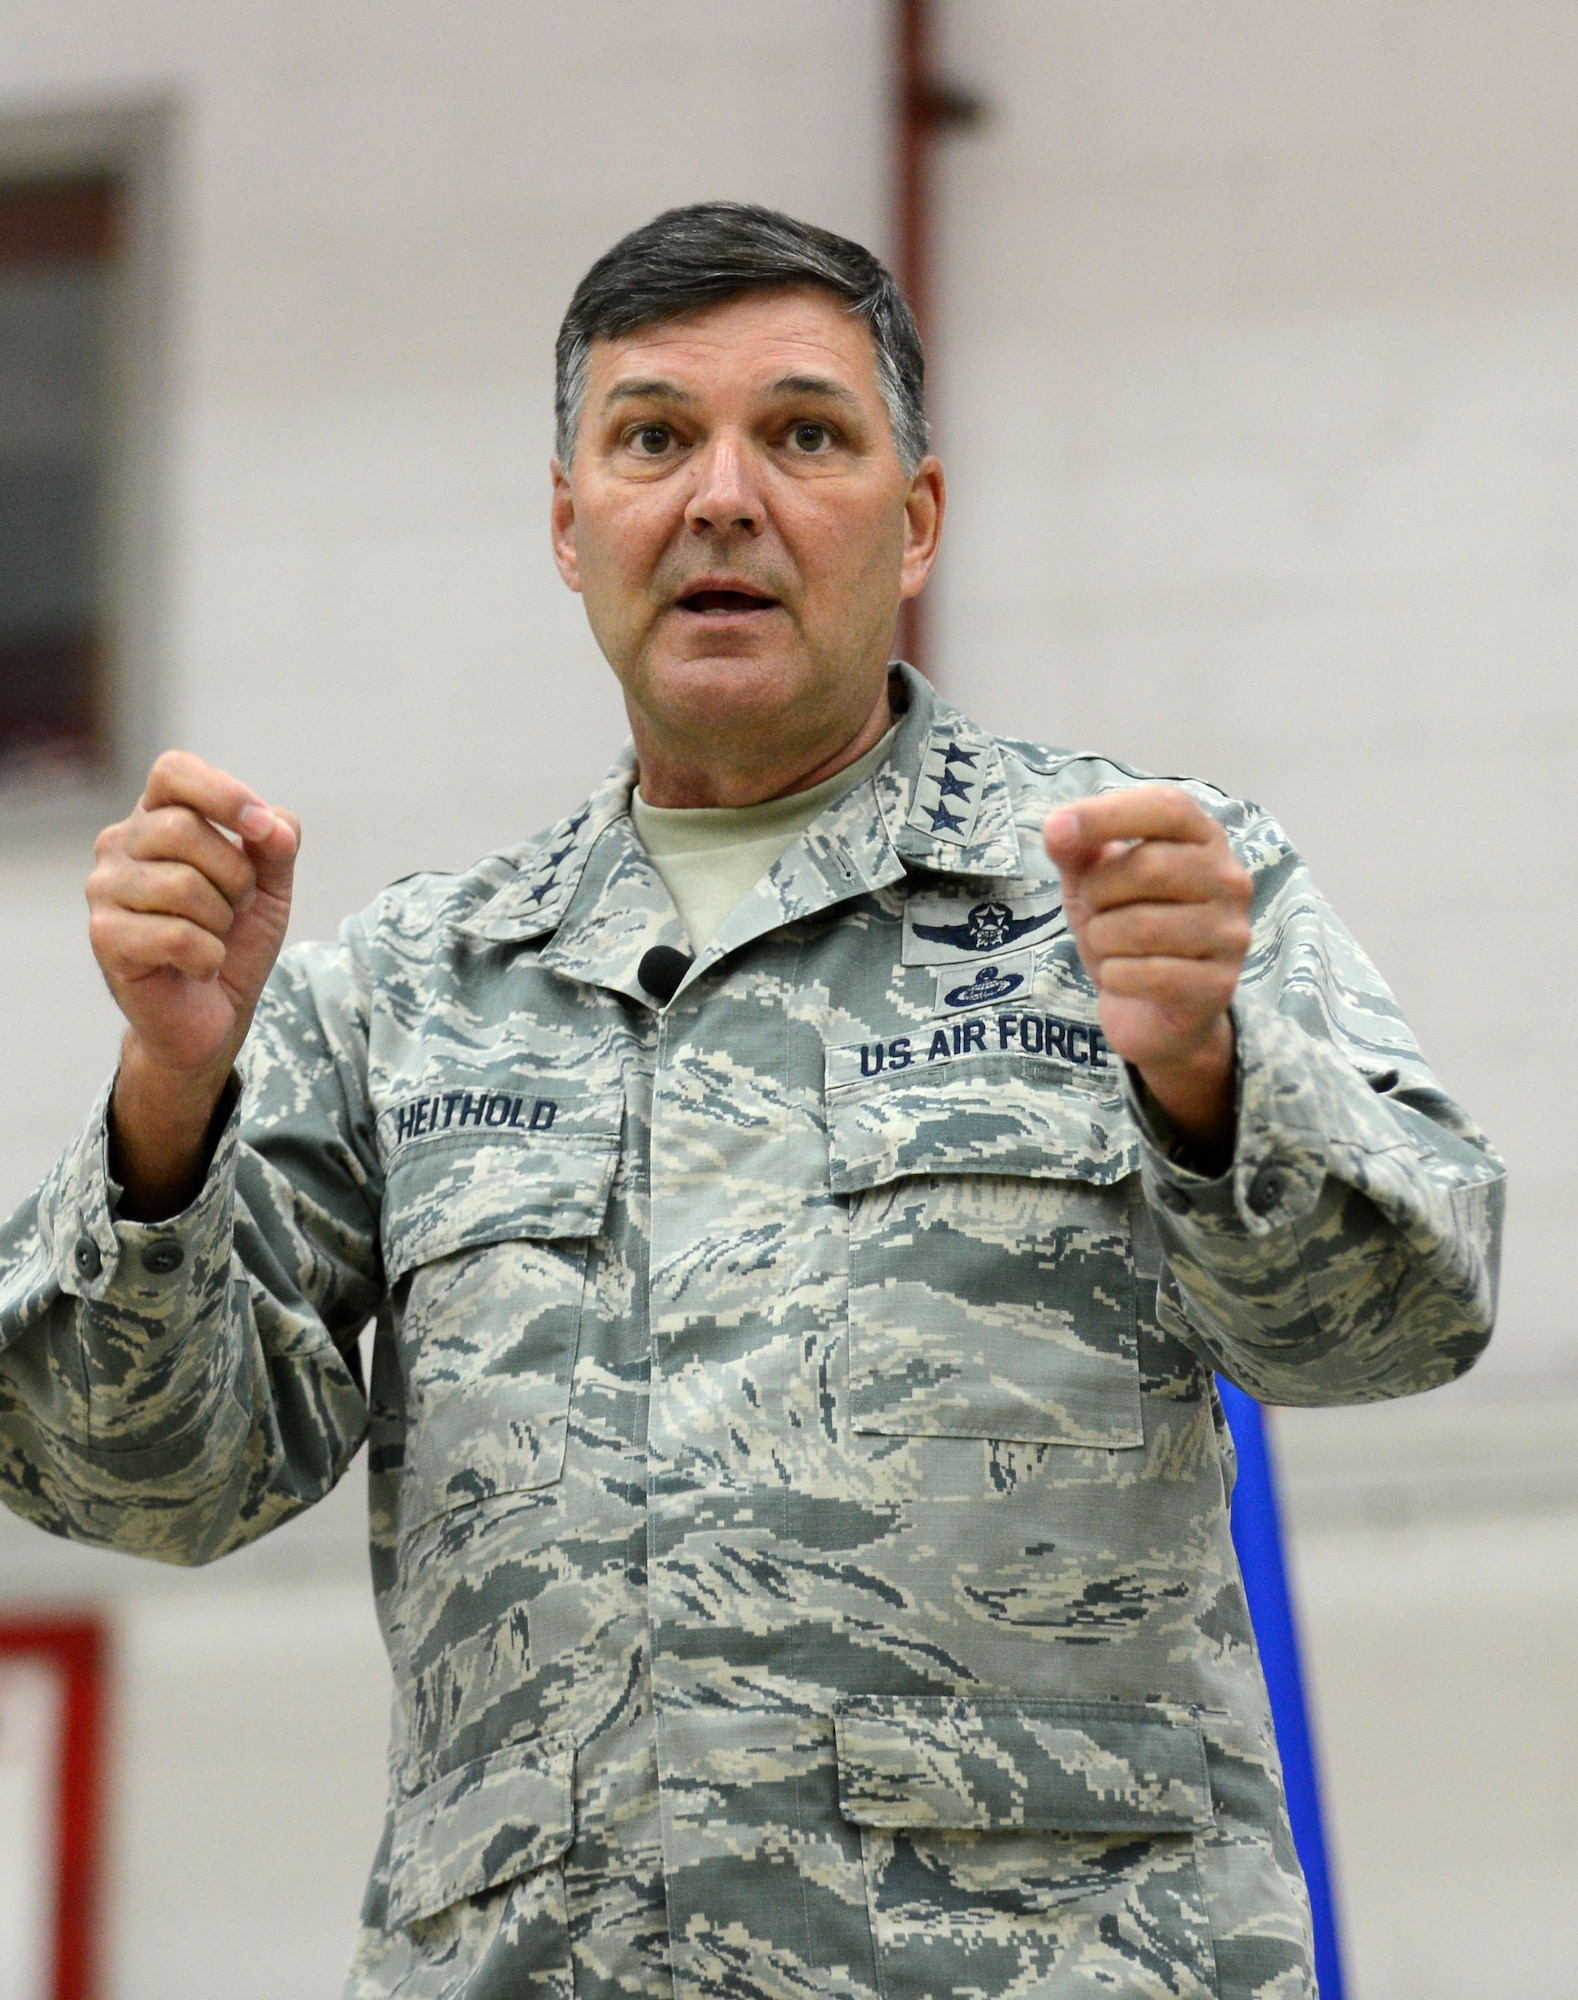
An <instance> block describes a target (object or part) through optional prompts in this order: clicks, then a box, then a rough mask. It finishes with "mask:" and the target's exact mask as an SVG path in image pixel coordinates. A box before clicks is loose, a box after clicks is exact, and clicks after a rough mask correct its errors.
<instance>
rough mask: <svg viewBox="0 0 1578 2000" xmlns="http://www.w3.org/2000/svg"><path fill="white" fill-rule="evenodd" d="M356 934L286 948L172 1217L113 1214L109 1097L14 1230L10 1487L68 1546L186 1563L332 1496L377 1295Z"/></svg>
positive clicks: (9, 1234) (0, 1291)
mask: <svg viewBox="0 0 1578 2000" xmlns="http://www.w3.org/2000/svg"><path fill="white" fill-rule="evenodd" d="M355 944H356V938H355V933H354V927H351V928H350V929H349V930H348V934H347V936H346V938H345V940H344V941H342V944H341V945H340V946H339V947H338V948H324V947H306V948H303V949H299V950H296V951H293V952H291V953H289V954H287V956H286V958H285V959H283V960H282V961H281V964H280V966H279V967H278V968H277V969H276V971H275V974H274V977H273V979H272V980H271V982H270V986H269V989H268V991H267V993H266V994H265V996H264V1000H263V1002H262V1004H261V1005H260V1007H259V1010H258V1016H257V1019H256V1021H255V1022H254V1025H253V1031H252V1034H251V1036H250V1037H249V1041H248V1045H247V1049H246V1051H245V1053H244V1059H243V1064H242V1066H241V1067H242V1088H241V1091H240V1094H239V1098H238V1101H237V1103H236V1105H235V1106H234V1107H233V1108H232V1110H231V1114H230V1116H229V1118H228V1120H227V1122H226V1124H225V1126H224V1129H223V1131H222V1133H221V1134H220V1137H219V1141H218V1145H217V1147H216V1150H215V1154H214V1158H213V1161H212V1163H211V1165H210V1167H209V1170H208V1173H207V1176H206V1178H205V1180H204V1183H203V1186H202V1188H201V1190H200V1191H199V1193H198V1194H197V1196H196V1198H195V1199H194V1200H193V1202H192V1203H191V1204H190V1206H189V1207H188V1208H187V1209H185V1210H184V1211H183V1212H182V1213H181V1214H180V1215H177V1216H174V1217H172V1218H170V1219H169V1220H168V1221H162V1222H158V1223H143V1222H132V1221H127V1220H125V1219H123V1218H121V1217H120V1216H119V1215H118V1214H117V1212H116V1201H117V1198H118V1195H119V1189H118V1188H117V1187H116V1185H115V1183H114V1181H113V1179H112V1178H111V1174H110V1166H109V1156H108V1109H109V1099H110V1091H111V1088H112V1086H109V1085H107V1086H106V1088H105V1090H104V1091H103V1092H102V1093H101V1094H100V1097H99V1099H98V1101H97V1103H96V1104H95V1105H94V1107H93V1110H92V1111H91V1112H90V1114H89V1116H88V1118H87V1119H86V1120H85V1121H84V1123H83V1125H82V1127H81V1128H80V1130H79V1131H78V1133H77V1135H76V1136H75V1138H74V1139H73V1140H72V1142H71V1144H70V1145H69V1146H68V1147H67V1148H66V1150H65V1152H64V1154H63V1155H62V1157H61V1159H60V1160H59V1161H58V1162H57V1164H56V1166H55V1167H54V1169H53V1170H52V1171H51V1173H50V1174H49V1175H48V1176H47V1177H46V1179H45V1181H44V1183H43V1185H42V1186H41V1187H40V1189H39V1190H38V1192H37V1194H36V1195H34V1196H33V1197H32V1198H31V1199H30V1200H29V1201H28V1202H26V1203H25V1204H24V1205H23V1206H22V1208H21V1209H19V1210H18V1211H17V1213H16V1214H15V1215H14V1216H13V1217H12V1218H11V1220H10V1221H9V1222H8V1223H7V1224H6V1225H5V1226H4V1228H3V1230H0V1497H3V1498H4V1499H5V1501H6V1503H7V1504H8V1505H10V1506H11V1507H12V1508H13V1509H14V1510H15V1511H17V1512H18V1513H21V1514H23V1515H25V1516H27V1517H28V1518H30V1519H32V1520H33V1521H35V1522H36V1523H37V1524H38V1525H39V1526H41V1527H44V1528H46V1529H49V1530H50V1531H51V1532H54V1533H57V1534H65V1535H71V1536H73V1537H75V1538H77V1539H81V1540H86V1541H91V1542H96V1543H100V1544H103V1545H106V1546H113V1547H117V1548H122V1549H127V1550H129V1551H131V1552H133V1553H136V1554H141V1555H147V1556H152V1557H155V1558H158V1559H160V1560H164V1561H169V1562H180V1563H194V1562H203V1561H206V1560H209V1559H211V1558H212V1557H214V1556H217V1555H221V1554H223V1553H225V1552H226V1551H227V1550H228V1549H231V1548H234V1547H236V1546H238V1545H239V1544H241V1543H243V1542H247V1541H250V1540H253V1539H255V1538H256V1537H257V1536H258V1535H260V1534H263V1533H264V1532H266V1531H267V1530H268V1529H269V1528H270V1527H273V1526H274V1525H276V1523H278V1522H279V1521H281V1520H283V1519H285V1518H287V1517H288V1516H289V1515H290V1514H292V1513H295V1512H297V1511H298V1510H299V1509H300V1508H301V1507H303V1506H306V1505H308V1504H310V1502H312V1501H313V1500H316V1499H318V1498H320V1497H321V1496H322V1494H324V1493H325V1492H327V1491H328V1490H329V1488H330V1487H331V1486H333V1484H334V1483H335V1481H336V1480H337V1479H338V1478H339V1477H340V1475H341V1473H342V1472H343V1471H344V1469H345V1467H346V1466H347V1465H348V1464H349V1462H350V1460H351V1458H352V1457H353V1456H354V1454H355V1451H356V1449H357V1446H358V1445H359V1443H360V1442H361V1438H362V1436H363V1434H364V1431H365V1428H366V1405H365V1400H364V1398H363V1395H362V1392H361V1388H360V1386H359V1382H358V1379H357V1374H356V1371H355V1369H354V1367H353V1366H352V1364H351V1362H350V1360H349V1359H348V1354H349V1351H350V1348H351V1345H352V1343H353V1342H354V1340H355V1337H356V1335H357V1333H358V1332H359V1330H360V1328H361V1327H362V1326H363V1325H365V1323H366V1321H367V1320H368V1318H369V1317H370V1316H371V1315H372V1314H373V1313H375V1312H376V1311H377V1309H378V1305H379V1301H380V1298H381V1296H382V1276H381V1266H380V1261H379V1254H378V1230H377V1217H378V1205H379V1198H380V1192H381V1190H380V1186H379V1183H378V1179H377V1167H376V1150H375V1148H374V1146H373V1144H372V1132H371V1118H370V1114H369V1113H368V1111H367V1108H366V1087H365V1085H366V982H365V979H364V978H363V976H362V972H361V967H360V964H359V958H358V953H357V951H356V949H355Z"/></svg>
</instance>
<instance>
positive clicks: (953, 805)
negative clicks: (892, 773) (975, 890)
mask: <svg viewBox="0 0 1578 2000" xmlns="http://www.w3.org/2000/svg"><path fill="white" fill-rule="evenodd" d="M984 755H985V752H984V748H983V747H982V746H979V745H978V746H977V747H976V748H975V749H973V750H966V749H965V747H964V746H963V744H961V743H959V742H956V741H955V740H954V738H953V737H951V736H948V737H942V736H934V737H933V738H932V740H931V744H930V747H929V748H928V749H927V752H926V755H925V756H924V757H923V758H922V759H921V767H920V776H919V777H918V778H917V779H916V781H915V803H914V806H913V807H912V808H911V810H910V821H909V823H910V825H911V826H914V827H919V828H920V830H921V832H922V833H929V834H931V835H933V836H934V837H935V838H936V839H938V840H946V841H948V842H950V843H951V844H953V845H955V846H958V847H963V846H964V845H965V844H966V843H967V842H968V841H969V839H970V837H971V835H972V834H973V833H974V831H975V818H976V814H977V812H978V811H979V810H980V804H981V795H982V792H983V789H984V787H983V784H982V773H981V771H980V769H979V768H978V767H979V765H980V764H981V762H982V759H983V757H984Z"/></svg>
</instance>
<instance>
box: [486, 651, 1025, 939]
mask: <svg viewBox="0 0 1578 2000" xmlns="http://www.w3.org/2000/svg"><path fill="white" fill-rule="evenodd" d="M892 687H893V705H894V708H895V709H902V711H903V712H902V713H901V714H900V717H899V726H898V731H897V734H896V735H895V737H894V740H893V748H892V751H891V752H890V754H889V756H888V760H887V762H886V763H885V764H884V765H883V766H882V768H881V769H880V770H879V771H878V772H877V774H876V776H875V777H874V778H873V779H872V780H871V782H870V784H869V785H857V786H856V787H855V788H854V790H853V791H851V792H846V793H845V795H844V797H843V798H842V799H839V800H837V801H835V803H834V804H833V805H832V806H830V807H829V808H828V809H827V811H826V812H825V813H823V814H822V816H821V818H819V819H818V820H816V821H815V822H814V823H813V824H812V826H811V827H810V828H809V829H808V831H807V832H806V833H805V834H804V835H802V836H801V839H800V840H799V841H797V842H796V843H795V844H794V845H793V846H792V847H791V848H790V849H789V851H788V853H787V854H786V855H785V856H784V857H783V860H782V861H781V862H780V863H779V865H778V867H777V868H776V869H775V870H774V871H773V873H772V875H771V876H770V877H769V878H767V879H766V880H764V881H763V882H760V883H758V884H757V886H756V888H755V889H754V890H753V891H752V892H751V893H750V894H749V895H748V896H747V897H746V898H745V901H744V902H743V903H742V904H741V905H740V907H739V909H738V910H736V911H735V912H734V915H733V916H732V917H731V918H730V919H729V921H728V922H727V923H726V924H725V925H724V926H723V928H722V930H720V931H719V933H718V936H717V937H716V939H714V941H713V944H712V946H711V947H709V949H708V950H707V951H706V952H704V953H703V954H702V957H701V959H700V960H698V962H697V964H698V967H699V966H701V965H702V964H709V963H711V962H712V960H713V959H714V958H716V957H718V956H720V955H721V953H722V952H724V951H730V950H734V949H736V948H737V947H738V946H739V945H741V944H743V943H745V942H747V941H748V938H749V937H751V936H756V935H759V934H760V933H761V932H762V931H763V930H766V929H768V928H771V927H772V926H774V925H777V924H784V923H791V922H794V921H795V920H796V919H797V918H800V917H805V916H812V915H815V914H816V912H817V911H819V910H823V909H826V908H828V907H829V906H830V905H831V904H834V903H837V902H842V901H844V900H845V899H847V898H848V897H850V896H856V895H862V894H864V893H866V892H867V891H868V890H871V889H875V888H880V887H883V886H885V885H886V884H887V883H890V882H893V881H897V880H898V879H900V877H901V876H902V875H904V874H905V873H907V872H909V871H911V870H914V869H928V870H930V871H932V872H933V873H935V874H941V875H969V876H994V877H997V878H1000V879H1008V880H1012V879H1014V878H1016V877H1017V876H1018V875H1019V874H1020V873H1021V872H1022V871H1021V864H1020V855H1019V839H1018V833H1017V830H1016V828H1015V825H1014V814H1013V801H1012V798H1011V796H1010V793H1009V789H1008V777H1007V773H1006V772H1005V770H1004V768H1003V759H1002V753H1001V751H1000V750H999V748H998V745H997V742H996V740H995V738H993V737H992V736H990V735H988V734H987V732H986V731H985V730H984V729H982V728H980V727H979V726H978V725H977V724H976V723H974V722H971V721H970V719H969V718H968V717H967V716H965V715H962V714H961V713H960V712H959V710H958V709H956V708H954V707H953V706H952V705H951V704H950V703H948V702H945V701H944V700H942V698H941V697H940V696H939V695H938V693H937V691H936V689H935V688H933V687H932V685H931V683H930V682H929V681H928V680H926V679H925V678H924V677H923V676H922V675H920V674H919V673H917V672H916V670H915V669H914V668H913V667H911V666H908V665H906V664H905V663H904V662H903V661H900V662H898V663H896V664H895V666H894V668H893V669H892ZM635 782H636V757H635V749H634V746H633V745H631V744H626V745H625V747H624V749H623V750H622V751H621V752H620V754H619V756H618V757H617V758H616V759H615V761H614V763H613V764H612V766H611V767H610V769H609V771H608V774H607V776H606V777H605V778H604V779H603V781H602V783H601V784H600V785H598V787H597V788H596V790H595V791H593V792H592V794H591V796H590V797H589V798H588V799H587V800H586V802H585V803H584V804H583V805H581V806H580V807H579V808H578V809H577V810H576V811H575V812H574V813H572V814H571V815H570V816H569V817H567V818H565V819H562V820H560V821H558V822H557V824H556V825H554V826H552V827H550V828H549V830H548V832H547V833H546V834H544V835H543V836H542V837H541V838H540V839H538V840H535V841H533V842H531V843H530V845H529V846H527V847H524V848H520V849H517V850H516V851H515V853H514V854H511V855H509V856H506V857H505V859H506V860H507V861H511V862H513V863H514V865H515V868H516V873H515V874H514V875H512V876H511V877H510V879H509V880H508V881H507V882H506V883H505V884H504V886H503V887H502V888H501V889H500V890H499V891H498V892H497V893H496V894H495V895H494V896H493V897H492V898H491V899H490V900H489V901H488V902H487V903H485V904H484V905H483V906H482V908H481V909H480V910H478V911H477V912H476V913H475V914H474V915H473V916H470V917H467V918H465V919H463V920H462V922H461V923H460V925H459V929H460V930H461V931H463V932H464V933H465V934H466V935H468V936H470V937H478V938H487V939H490V940H493V941H496V942H501V943H524V942H526V941H528V940H529V939H532V938H538V937H545V936H547V935H548V934H549V933H550V932H554V931H558V930H559V929H560V926H561V925H562V924H564V923H565V920H566V918H567V916H569V915H570V913H571V905H572V903H573V904H575V905H576V908H575V911H574V924H573V928H574V930H575V931H576V932H577V933H578V934H579V933H585V932H588V931H590V930H594V929H595V930H597V931H599V932H601V933H602V935H603V940H604V942H603V944H602V945H601V946H600V948H599V949H598V950H597V952H596V958H597V960H598V961H599V963H602V962H605V961H606V956H607V947H608V944H609V943H611V942H612V940H611V939H609V938H608V935H607V931H606V929H605V927H606V926H607V925H608V924H609V923H610V922H611V921H612V917H613V910H614V905H615V903H616V902H617V901H618V900H619V898H620V897H621V896H623V895H627V894H628V893H629V892H630V891H631V890H632V888H633V887H634V882H633V879H632V878H633V876H634V875H636V874H639V873H641V872H642V870H643V869H644V872H645V873H646V874H649V875H651V876H652V878H653V880H654V881H655V880H656V871H655V870H653V869H652V868H651V867H650V864H648V863H647V862H646V857H645V854H644V852H643V851H642V850H641V848H640V845H639V843H638V842H637V841H636V840H635V838H634V835H633V833H632V832H631V828H630V794H631V792H632V791H634V789H635ZM873 802H874V804H875V811H873V810H872V806H873ZM619 822H623V826H622V827H619V830H618V833H617V834H616V833H615V829H616V827H618V823H619ZM605 838H607V839H609V840H611V843H612V844H611V846H610V848H609V851H608V852H607V853H606V854H601V855H599V856H598V865H597V866H596V867H595V868H592V869H590V870H589V868H588V864H589V863H590V862H591V860H592V856H593V850H594V849H596V848H598V847H599V846H600V844H602V843H603V842H604V841H605ZM583 877H587V878H588V879H587V881H586V889H587V892H588V893H587V894H586V895H585V896H578V895H577V891H578V890H579V889H580V888H581V886H582V878H583ZM660 897H661V901H660V903H659V904H658V905H657V906H656V907H653V908H647V907H646V905H647V903H648V901H649V900H650V899H649V898H648V897H647V896H646V895H645V894H643V895H641V896H639V897H638V898H637V899H636V900H637V902H638V904H640V905H641V909H640V911H639V912H637V911H631V912H630V917H631V919H637V918H639V920H638V921H636V922H635V923H634V925H632V923H631V922H629V921H627V922H623V923H620V924H619V925H618V926H617V928H618V930H619V931H620V932H621V933H623V932H625V931H626V930H630V931H631V936H630V938H629V940H628V945H629V948H630V949H632V950H633V949H634V947H635V944H636V941H637V940H636V935H635V933H636V931H639V933H640V937H641V939H642V940H643V948H645V943H646V942H652V941H661V942H674V941H675V940H673V939H670V938H669V937H668V935H667V930H668V924H667V923H664V924H661V925H660V926H659V927H660V928H661V929H662V931H663V935H662V937H661V939H660V940H659V939H658V938H657V934H656V931H655V930H654V928H653V926H654V924H655V923H657V922H658V920H659V919H660V918H661V917H662V912H663V908H664V907H665V906H666V905H667V903H668V897H667V892H666V891H660ZM668 914H669V920H670V921H672V911H669V913H668ZM677 941H678V943H679V944H680V946H681V947H682V948H683V946H684V942H685V941H684V939H683V938H679V939H678V940H677ZM581 943H582V944H583V945H589V944H590V938H582V940H581ZM628 955H629V953H628V951H627V950H625V949H620V950H619V951H618V952H617V956H618V957H619V958H620V959H621V960H623V959H624V958H625V957H626V956H628ZM553 956H554V959H555V962H560V961H561V960H562V961H563V969H564V970H566V971H569V970H570V969H571V968H572V965H574V966H576V967H577V968H579V965H580V962H581V960H582V958H583V957H585V958H588V959H589V958H590V957H591V953H590V952H589V951H583V950H582V949H578V948H577V942H576V940H572V939H571V938H570V937H569V936H565V937H563V938H560V939H559V940H557V941H556V948H555V950H554V953H553Z"/></svg>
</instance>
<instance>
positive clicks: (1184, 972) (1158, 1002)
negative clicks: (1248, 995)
mask: <svg viewBox="0 0 1578 2000" xmlns="http://www.w3.org/2000/svg"><path fill="white" fill-rule="evenodd" d="M1096 985H1097V987H1098V988H1099V990H1100V991H1101V993H1102V994H1103V995H1107V994H1111V995H1113V996H1115V997H1120V998H1122V999H1126V1000H1147V1001H1149V1002H1150V1003H1151V1004H1152V1005H1153V1006H1158V1007H1165V1008H1168V1009H1171V1010H1177V1011H1179V1012H1184V1013H1189V1014H1196V1015H1198V1016H1200V1017H1201V1018H1202V1019H1204V1018H1206V1017H1207V1016H1210V1015H1215V1014H1220V1013H1223V1012H1224V1011H1225V1010H1226V1008H1227V1007H1228V1005H1229V1003H1230V1002H1231V1000H1232V998H1233V994H1234V992H1235V991H1236V990H1237V986H1238V969H1237V967H1236V966H1232V965H1224V964H1223V963H1222V961H1221V960H1220V959H1215V958H1175V957H1171V956H1169V957H1165V958H1106V959H1103V960H1102V962H1101V965H1100V968H1099V972H1098V975H1097V979H1096Z"/></svg>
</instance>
